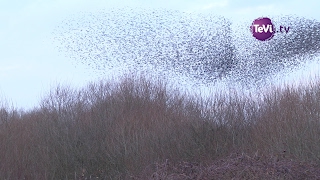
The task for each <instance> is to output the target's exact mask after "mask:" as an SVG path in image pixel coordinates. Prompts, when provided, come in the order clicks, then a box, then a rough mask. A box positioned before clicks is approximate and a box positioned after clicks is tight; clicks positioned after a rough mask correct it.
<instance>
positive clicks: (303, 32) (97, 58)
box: [54, 8, 320, 85]
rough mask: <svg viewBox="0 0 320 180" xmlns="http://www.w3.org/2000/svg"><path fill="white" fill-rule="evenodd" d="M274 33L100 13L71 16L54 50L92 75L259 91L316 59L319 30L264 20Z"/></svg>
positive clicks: (158, 15)
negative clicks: (129, 74) (124, 74)
mask: <svg viewBox="0 0 320 180" xmlns="http://www.w3.org/2000/svg"><path fill="white" fill-rule="evenodd" d="M269 18H270V19H272V20H273V23H274V25H275V26H276V28H277V27H278V26H280V25H285V26H286V27H290V31H289V32H288V33H276V35H275V36H274V37H273V38H272V39H271V40H269V41H258V40H256V39H255V38H254V37H252V35H251V34H250V30H249V27H250V25H251V24H243V25H241V26H240V25H239V27H237V28H236V29H235V28H231V25H232V22H231V21H230V20H228V19H226V18H224V17H222V16H215V15H210V14H200V13H186V12H180V11H172V10H161V9H130V8H123V9H106V10H101V11H98V12H91V13H88V12H86V13H81V14H76V15H75V16H73V17H70V18H69V19H66V20H65V21H64V22H63V23H62V24H61V26H59V27H57V29H56V30H55V31H54V32H55V40H56V42H58V44H59V45H58V48H59V50H60V51H61V52H62V53H64V54H65V55H66V56H68V57H71V58H74V59H75V61H76V62H78V63H82V64H86V65H89V66H90V67H92V68H93V69H94V70H96V71H97V72H99V73H102V74H103V73H105V72H107V71H109V70H111V69H112V68H114V67H116V66H120V67H123V70H124V71H125V70H126V69H133V70H135V71H141V70H143V69H148V68H151V69H152V70H150V72H152V73H159V74H161V75H164V76H166V75H168V76H169V74H175V75H174V76H173V78H177V77H187V78H189V79H192V80H194V82H196V83H198V84H212V83H216V82H217V81H219V80H223V79H228V80H229V82H237V83H240V84H243V85H248V84H251V85H261V84H263V83H264V82H265V80H266V79H267V78H268V77H270V76H272V75H274V74H277V73H281V72H283V73H284V72H288V71H292V70H293V69H294V68H297V67H299V66H300V65H303V63H305V62H307V61H310V60H311V59H312V58H313V57H315V56H317V55H318V53H319V51H320V23H319V22H317V21H316V20H311V19H305V18H301V17H294V16H286V17H269Z"/></svg>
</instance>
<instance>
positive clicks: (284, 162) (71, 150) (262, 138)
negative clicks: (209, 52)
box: [0, 76, 320, 179]
mask: <svg viewBox="0 0 320 180" xmlns="http://www.w3.org/2000/svg"><path fill="white" fill-rule="evenodd" d="M179 92H180V93H179ZM228 94H229V95H228V96H227V95H225V94H224V93H219V94H218V93H217V94H215V95H212V98H211V99H201V97H197V96H190V95H187V94H183V93H181V91H175V90H173V89H169V86H168V85H167V84H165V83H164V82H161V81H156V82H155V81H150V80H148V79H146V78H142V77H132V76H131V77H129V76H126V77H124V78H123V79H122V80H121V81H120V82H112V81H101V82H98V83H91V84H89V85H88V86H87V87H85V88H83V89H81V90H75V89H72V88H68V87H61V86H58V87H57V88H56V89H54V90H52V91H51V92H50V93H49V94H48V95H47V96H46V97H44V98H43V100H42V101H41V103H40V106H39V108H35V109H33V110H31V111H27V112H22V111H18V110H16V109H14V108H10V107H7V106H3V108H2V109H1V110H0V123H1V124H0V144H1V146H0V177H1V179H95V178H97V177H99V179H232V178H234V179H320V81H314V82H312V83H310V84H309V85H308V86H306V87H303V86H301V87H299V88H293V87H290V86H287V87H285V88H274V89H272V91H269V93H265V94H262V95H261V97H262V100H261V101H254V100H253V99H254V98H252V97H250V96H243V95H242V94H241V93H236V92H230V93H228Z"/></svg>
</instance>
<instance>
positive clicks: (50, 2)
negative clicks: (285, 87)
mask: <svg viewBox="0 0 320 180" xmlns="http://www.w3.org/2000/svg"><path fill="white" fill-rule="evenodd" d="M122 6H128V7H146V8H165V9H175V10H180V11H186V12H194V11H197V12H210V13H212V12H214V13H216V14H218V15H223V16H225V17H227V18H230V19H231V20H232V21H233V22H240V21H243V20H246V19H247V20H248V19H249V20H251V19H252V20H253V19H254V18H257V17H260V16H266V15H298V16H304V17H306V18H314V19H317V20H319V21H320V13H318V12H319V7H320V1H316V0H304V1H298V0H295V1H293V0H290V1H289V0H282V1H276V0H270V1H256V0H250V1H240V0H239V1H238V0H198V1H197V0H185V1H182V0H155V1H151V0H124V1H121V0H119V1H111V0H110V1H105V0H23V1H21V0H1V1H0V22H1V23H0V95H1V96H2V98H3V99H7V100H9V101H10V102H13V103H14V105H15V106H17V107H23V108H30V107H33V106H35V105H37V104H38V101H39V100H40V98H41V96H42V95H44V94H46V93H47V92H48V91H49V90H50V88H51V87H55V85H56V84H57V83H62V84H70V85H72V86H77V87H81V86H82V85H84V84H86V83H87V82H88V81H90V80H95V79H97V78H98V75H95V74H94V73H93V72H92V71H91V69H90V67H86V66H84V65H81V64H77V65H76V66H75V63H74V60H72V59H69V58H68V57H65V56H64V55H63V54H59V52H57V49H56V48H54V46H53V44H52V42H51V40H52V36H53V33H52V32H53V31H54V29H55V28H56V27H57V26H58V25H61V22H62V21H63V20H65V19H68V17H70V16H71V15H75V14H77V13H80V12H83V11H88V12H90V11H96V10H99V9H103V8H110V7H122ZM248 26H249V25H248ZM307 71H308V70H307ZM316 71H317V70H316Z"/></svg>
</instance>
